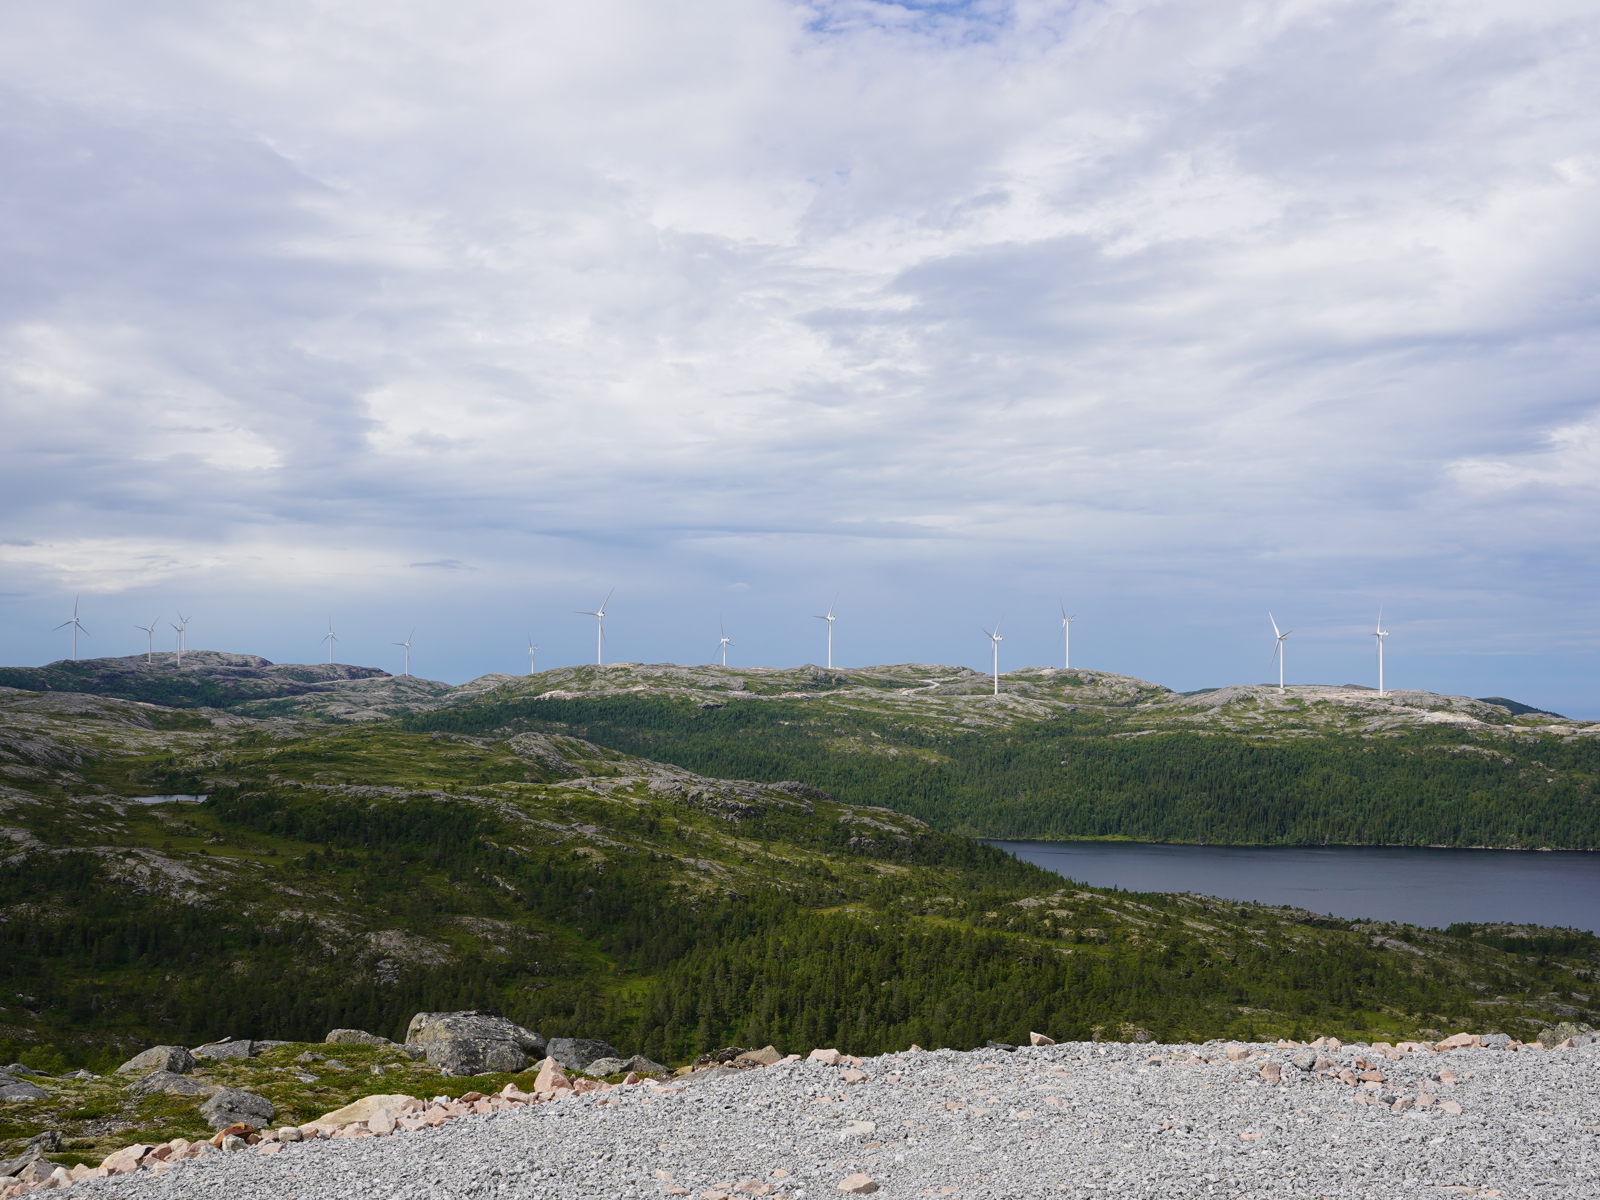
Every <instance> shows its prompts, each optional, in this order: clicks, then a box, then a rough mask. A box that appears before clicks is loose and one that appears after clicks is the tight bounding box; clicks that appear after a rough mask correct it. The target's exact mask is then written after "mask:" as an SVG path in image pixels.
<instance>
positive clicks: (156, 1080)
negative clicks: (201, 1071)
mask: <svg viewBox="0 0 1600 1200" xmlns="http://www.w3.org/2000/svg"><path fill="white" fill-rule="evenodd" d="M122 1090H123V1091H125V1092H129V1093H131V1094H132V1095H135V1096H154V1095H156V1094H158V1093H160V1094H164V1095H168V1096H204V1095H205V1094H206V1093H208V1092H210V1091H211V1090H212V1089H211V1088H209V1087H207V1086H206V1085H205V1084H203V1083H200V1082H199V1081H198V1080H194V1079H190V1078H189V1077H188V1076H187V1075H179V1074H178V1073H177V1072H176V1071H151V1072H150V1074H148V1075H146V1076H145V1077H144V1078H143V1079H140V1080H138V1081H137V1082H135V1083H131V1084H129V1085H128V1086H127V1087H125V1088H123V1089H122Z"/></svg>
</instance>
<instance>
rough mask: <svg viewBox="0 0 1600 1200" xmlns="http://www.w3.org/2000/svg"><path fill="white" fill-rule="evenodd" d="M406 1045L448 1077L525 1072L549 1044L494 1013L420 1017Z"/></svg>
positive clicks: (415, 1019)
mask: <svg viewBox="0 0 1600 1200" xmlns="http://www.w3.org/2000/svg"><path fill="white" fill-rule="evenodd" d="M406 1043H407V1045H409V1046H420V1047H421V1048H422V1049H423V1050H424V1051H425V1052H426V1054H427V1059H428V1062H429V1063H431V1064H432V1065H434V1066H436V1067H438V1068H439V1070H440V1072H442V1073H443V1074H445V1075H484V1074H488V1073H489V1072H494V1071H522V1070H526V1069H527V1066H528V1059H529V1056H530V1055H532V1056H533V1057H535V1058H542V1057H543V1056H544V1053H545V1042H544V1039H543V1038H542V1037H540V1036H539V1035H538V1034H537V1033H535V1032H534V1031H533V1030H531V1029H524V1028H523V1027H522V1026H521V1025H518V1024H517V1023H516V1022H515V1021H508V1020H506V1018H504V1017H502V1016H499V1015H497V1014H495V1013H492V1012H483V1011H481V1010H475V1009H474V1010H467V1011H463V1012H443V1013H418V1014H417V1015H416V1016H414V1017H412V1018H411V1024H410V1025H409V1026H408V1027H407V1029H406Z"/></svg>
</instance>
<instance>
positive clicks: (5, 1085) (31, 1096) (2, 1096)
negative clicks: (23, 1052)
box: [0, 1071, 50, 1101]
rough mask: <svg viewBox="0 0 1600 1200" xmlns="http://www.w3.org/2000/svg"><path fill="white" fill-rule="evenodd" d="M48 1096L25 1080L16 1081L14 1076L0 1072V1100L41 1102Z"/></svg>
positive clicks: (45, 1092)
mask: <svg viewBox="0 0 1600 1200" xmlns="http://www.w3.org/2000/svg"><path fill="white" fill-rule="evenodd" d="M49 1094H50V1093H49V1092H47V1091H45V1090H44V1089H43V1088H42V1087H37V1086H35V1085H34V1084H31V1083H29V1082H28V1081H27V1080H26V1079H18V1078H17V1077H16V1076H15V1075H11V1074H9V1073H7V1072H5V1071H0V1100H11V1101H17V1100H42V1099H44V1098H45V1097H46V1096H48V1095H49Z"/></svg>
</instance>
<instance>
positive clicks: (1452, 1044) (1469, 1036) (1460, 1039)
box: [1433, 1033, 1483, 1050]
mask: <svg viewBox="0 0 1600 1200" xmlns="http://www.w3.org/2000/svg"><path fill="white" fill-rule="evenodd" d="M1482 1044H1483V1039H1482V1038H1480V1037H1479V1036H1478V1035H1477V1034H1475V1033H1456V1034H1451V1035H1450V1036H1449V1037H1447V1038H1445V1039H1444V1040H1443V1041H1442V1042H1435V1043H1434V1044H1433V1048H1434V1049H1435V1050H1462V1049H1465V1048H1466V1047H1468V1046H1478V1045H1482Z"/></svg>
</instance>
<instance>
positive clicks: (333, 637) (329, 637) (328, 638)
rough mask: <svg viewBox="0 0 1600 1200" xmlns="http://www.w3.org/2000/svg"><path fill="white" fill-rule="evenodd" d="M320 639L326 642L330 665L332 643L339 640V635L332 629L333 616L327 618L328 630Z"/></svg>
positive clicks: (330, 664) (331, 662)
mask: <svg viewBox="0 0 1600 1200" xmlns="http://www.w3.org/2000/svg"><path fill="white" fill-rule="evenodd" d="M322 640H323V641H325V642H327V643H328V665H329V666H330V667H331V666H332V665H333V644H334V643H335V642H337V641H338V640H339V635H338V634H336V633H334V631H333V618H332V617H331V616H330V617H329V618H328V632H327V633H325V634H324V635H323V637H322Z"/></svg>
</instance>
